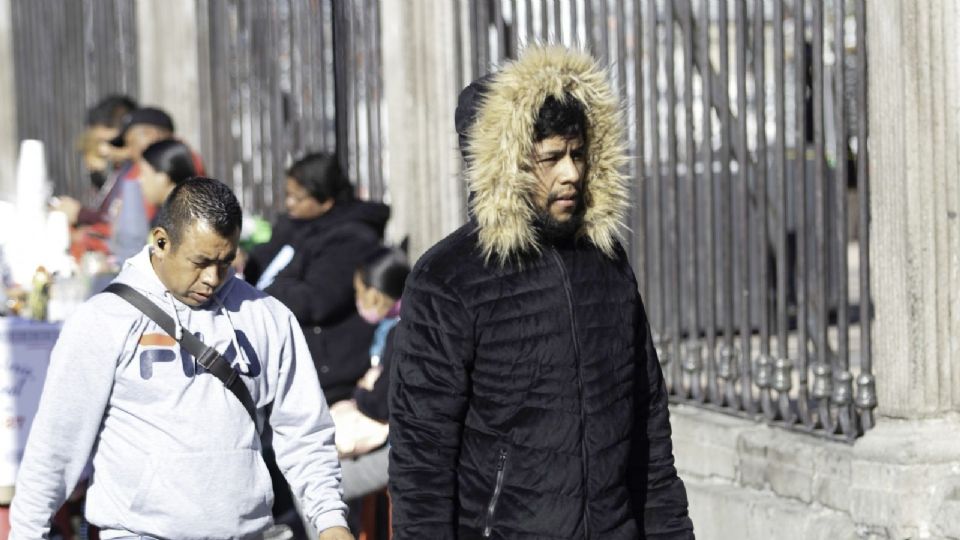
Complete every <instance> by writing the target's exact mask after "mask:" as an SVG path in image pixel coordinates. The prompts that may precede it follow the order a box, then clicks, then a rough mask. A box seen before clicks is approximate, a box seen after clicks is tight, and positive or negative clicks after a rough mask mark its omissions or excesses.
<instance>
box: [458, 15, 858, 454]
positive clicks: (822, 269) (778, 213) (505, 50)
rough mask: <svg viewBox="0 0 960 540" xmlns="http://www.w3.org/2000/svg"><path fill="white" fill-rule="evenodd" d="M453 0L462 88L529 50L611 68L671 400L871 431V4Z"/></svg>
mask: <svg viewBox="0 0 960 540" xmlns="http://www.w3.org/2000/svg"><path fill="white" fill-rule="evenodd" d="M450 1H452V2H453V3H454V7H455V9H456V11H455V13H456V16H457V17H458V19H459V22H460V24H459V28H458V32H457V33H456V40H455V43H454V46H455V47H456V51H457V54H458V55H459V57H460V58H462V59H463V60H464V62H463V69H462V71H461V73H459V74H458V79H459V80H458V81H457V84H458V89H459V88H460V87H462V86H464V85H465V84H467V83H468V82H469V81H470V80H472V79H473V78H476V77H477V76H479V75H482V74H483V73H486V72H487V71H489V70H490V69H492V68H494V67H495V66H496V65H497V64H499V63H500V62H502V61H503V60H504V59H506V58H511V57H515V56H516V54H517V52H518V51H519V50H520V49H522V47H523V46H524V45H525V44H527V43H531V42H550V43H554V42H559V43H564V44H566V45H569V46H577V47H584V48H587V49H588V50H591V51H592V52H593V53H594V55H595V56H596V57H597V58H598V59H599V60H601V62H603V63H604V64H605V65H607V66H608V67H609V76H610V78H611V81H612V83H613V85H614V87H615V88H616V89H617V91H618V92H619V93H620V96H621V98H622V100H623V103H624V106H625V110H626V117H627V121H628V124H629V128H630V129H629V144H630V149H631V152H632V155H634V156H637V159H635V160H633V161H632V163H631V164H630V170H629V171H628V172H629V174H630V175H631V176H632V177H633V178H635V179H637V181H635V182H634V183H633V196H634V201H635V204H634V206H633V209H632V212H631V215H630V218H629V221H630V223H629V224H630V227H631V229H632V231H633V234H632V235H631V238H630V241H631V246H630V250H631V254H632V255H633V257H634V268H635V269H636V271H637V274H638V278H639V280H640V285H641V288H642V290H643V292H644V295H645V298H646V301H647V304H648V311H649V312H650V315H651V319H652V323H653V326H654V332H655V334H656V339H657V343H658V348H659V350H660V354H661V361H662V362H663V364H664V371H665V374H666V375H667V378H668V382H669V386H670V392H671V394H672V397H673V398H674V399H675V400H677V401H682V402H688V403H692V404H696V405H700V406H704V407H708V408H712V409H715V410H718V411H724V412H730V413H734V414H738V415H741V416H746V417H750V418H756V419H758V420H760V419H762V420H765V421H767V422H769V423H771V424H775V425H781V426H785V427H790V428H794V429H798V430H802V431H807V432H811V433H815V434H818V435H823V436H827V437H831V438H840V439H845V440H852V439H853V438H855V437H857V436H858V435H860V434H862V433H863V431H864V430H866V429H868V428H870V427H871V426H872V423H873V416H872V411H873V409H874V408H875V407H876V394H875V391H874V379H873V375H872V373H871V366H870V339H869V336H870V316H871V315H870V301H869V299H870V289H869V264H868V263H869V251H868V247H869V244H868V241H867V240H868V239H867V232H868V226H867V225H868V221H869V213H868V209H869V205H868V203H869V198H868V197H869V182H868V177H867V171H868V169H867V154H866V149H867V148H866V144H865V142H866V140H867V115H866V105H867V95H866V85H865V82H866V80H867V78H866V69H867V66H866V50H865V43H866V41H865V27H864V23H865V19H866V16H865V6H864V1H865V0H824V1H819V0H806V1H805V0H783V1H780V0H749V1H748V0H729V1H728V0H674V1H670V0H660V1H657V0H634V1H619V0H616V1H613V0H611V1H608V0H565V1H561V0H489V1H480V2H473V1H467V0H450ZM731 56H732V63H731ZM641 179H642V180H641Z"/></svg>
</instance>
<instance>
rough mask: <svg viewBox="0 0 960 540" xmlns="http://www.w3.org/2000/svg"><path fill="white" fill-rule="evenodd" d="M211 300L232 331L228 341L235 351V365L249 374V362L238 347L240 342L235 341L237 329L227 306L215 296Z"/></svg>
mask: <svg viewBox="0 0 960 540" xmlns="http://www.w3.org/2000/svg"><path fill="white" fill-rule="evenodd" d="M213 299H214V300H216V302H217V305H218V306H220V311H222V312H223V314H224V315H226V316H227V322H229V323H230V328H231V330H233V331H232V332H231V333H230V340H231V341H232V342H233V350H235V351H237V356H236V358H237V365H238V366H239V367H240V371H242V372H244V373H250V361H249V360H247V356H246V354H245V353H244V352H243V349H242V348H241V347H240V342H239V341H237V327H236V326H234V324H233V319H232V318H231V317H230V310H228V309H227V306H225V305H223V301H222V300H220V296H218V295H217V294H214V295H213Z"/></svg>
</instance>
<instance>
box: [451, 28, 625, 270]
mask: <svg viewBox="0 0 960 540" xmlns="http://www.w3.org/2000/svg"><path fill="white" fill-rule="evenodd" d="M567 95H569V96H571V97H573V98H575V99H577V100H579V101H580V102H581V103H582V104H583V106H584V111H585V113H586V119H587V134H586V141H585V142H586V147H587V171H586V177H585V179H584V182H583V186H582V188H581V189H582V193H583V201H584V204H585V206H586V209H585V212H584V217H583V225H582V227H581V229H580V231H579V232H578V236H580V237H583V238H586V239H588V240H589V241H590V242H591V243H593V244H594V245H596V246H597V247H598V248H599V249H600V250H602V251H603V252H604V253H606V254H607V255H608V256H613V254H614V249H615V246H616V244H617V240H618V238H619V237H620V236H621V234H622V226H623V216H624V214H625V211H626V208H627V204H629V201H628V189H627V186H626V180H625V178H624V177H623V175H622V174H621V172H620V169H621V167H622V166H623V164H624V163H625V162H626V155H625V149H624V143H623V124H622V119H621V116H620V110H619V106H618V103H617V100H616V98H615V97H614V95H613V92H612V91H611V89H610V86H609V84H608V82H607V77H606V73H605V72H604V70H603V69H601V68H600V67H599V66H598V65H597V63H596V61H595V60H594V59H593V58H592V57H590V56H589V55H587V54H586V53H583V52H578V51H572V50H569V49H566V48H563V47H559V46H548V47H530V48H528V49H527V50H526V51H525V52H524V54H523V55H522V56H521V58H520V59H518V60H516V61H514V62H511V63H509V64H507V65H506V66H504V67H503V69H501V70H500V71H498V72H496V73H494V74H492V75H488V76H487V77H484V78H483V79H480V80H478V81H476V82H474V83H473V84H471V85H470V86H468V87H467V88H466V89H464V91H463V92H462V93H461V94H460V99H459V103H458V106H457V131H458V133H459V134H460V146H461V150H462V151H463V153H464V156H465V159H466V162H467V168H466V177H467V181H468V183H469V187H470V192H471V199H470V210H471V213H472V214H473V217H474V218H475V219H476V221H477V224H478V229H479V231H478V233H479V238H480V247H481V249H482V251H483V256H484V258H485V259H487V260H490V259H497V261H498V262H499V263H501V264H503V263H505V262H506V261H507V260H509V259H512V258H514V257H515V256H518V255H520V254H523V253H527V252H531V251H534V252H535V251H539V250H540V247H541V246H540V245H539V239H538V235H537V231H536V230H535V228H534V220H535V218H536V212H535V209H534V207H533V203H532V196H533V193H534V189H535V187H536V185H537V179H536V177H535V176H534V174H533V172H532V171H533V165H534V164H533V159H532V158H533V146H534V140H533V138H534V124H535V122H536V120H537V115H538V113H539V111H540V107H541V106H542V105H543V103H544V101H545V100H546V98H547V97H548V96H553V97H555V98H557V99H561V100H562V99H565V96H567Z"/></svg>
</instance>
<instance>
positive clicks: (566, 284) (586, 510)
mask: <svg viewBox="0 0 960 540" xmlns="http://www.w3.org/2000/svg"><path fill="white" fill-rule="evenodd" d="M550 252H551V253H552V254H553V258H554V260H555V261H556V262H557V268H559V269H560V276H561V277H562V278H563V291H564V292H565V293H566V294H567V309H568V310H569V313H570V330H571V333H572V334H573V354H574V358H575V359H576V361H577V388H578V389H579V390H580V426H581V430H582V433H583V439H582V440H581V441H580V467H581V470H582V473H583V482H584V486H583V537H584V538H587V539H589V538H590V507H589V505H588V504H587V491H588V487H589V484H590V483H589V473H590V467H589V464H588V463H587V418H586V412H585V411H584V405H583V362H582V359H581V358H580V336H579V334H577V320H576V315H575V314H574V311H573V287H572V286H571V285H570V276H568V275H567V270H566V268H565V267H564V266H563V259H561V258H560V254H559V253H557V250H556V249H551V251H550Z"/></svg>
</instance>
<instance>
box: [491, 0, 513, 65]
mask: <svg viewBox="0 0 960 540" xmlns="http://www.w3.org/2000/svg"><path fill="white" fill-rule="evenodd" d="M492 5H493V14H492V18H493V27H494V28H496V29H497V58H495V59H494V61H495V62H496V63H497V65H500V64H502V63H503V59H504V58H508V57H509V56H510V55H509V51H508V50H507V40H506V39H504V33H505V32H504V29H505V27H504V24H503V4H501V3H500V0H495V1H494V2H492Z"/></svg>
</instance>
